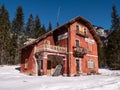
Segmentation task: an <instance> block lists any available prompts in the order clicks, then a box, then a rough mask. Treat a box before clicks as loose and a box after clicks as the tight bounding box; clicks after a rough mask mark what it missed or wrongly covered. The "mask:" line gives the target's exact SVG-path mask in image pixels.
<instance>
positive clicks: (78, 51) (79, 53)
mask: <svg viewBox="0 0 120 90" xmlns="http://www.w3.org/2000/svg"><path fill="white" fill-rule="evenodd" d="M86 54H87V49H86V48H83V47H80V46H79V47H73V56H74V57H78V58H83V57H84V55H86Z"/></svg>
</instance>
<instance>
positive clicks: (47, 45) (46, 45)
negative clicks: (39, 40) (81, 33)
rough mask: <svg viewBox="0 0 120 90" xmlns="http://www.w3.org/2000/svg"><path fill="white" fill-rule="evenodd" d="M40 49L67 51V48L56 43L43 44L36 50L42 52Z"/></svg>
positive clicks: (58, 51)
mask: <svg viewBox="0 0 120 90" xmlns="http://www.w3.org/2000/svg"><path fill="white" fill-rule="evenodd" d="M40 51H49V52H57V53H67V48H66V47H60V46H55V45H49V44H43V45H40V46H38V47H36V52H40Z"/></svg>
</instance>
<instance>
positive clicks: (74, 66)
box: [21, 16, 101, 76]
mask: <svg viewBox="0 0 120 90" xmlns="http://www.w3.org/2000/svg"><path fill="white" fill-rule="evenodd" d="M100 43H101V41H100V39H99V37H98V36H97V34H96V32H95V31H94V28H93V26H92V25H91V24H90V22H89V21H87V20H86V19H84V18H82V17H80V16H79V17H76V18H74V19H73V20H71V21H69V22H67V23H65V24H64V25H62V26H59V27H57V28H56V29H55V30H53V31H50V32H48V33H46V34H44V35H43V36H41V37H39V38H38V39H36V40H35V41H33V42H31V43H29V44H27V45H26V46H24V47H23V48H22V56H21V72H22V73H26V74H33V75H54V74H55V73H56V72H57V73H58V72H59V71H60V73H61V74H62V75H65V76H66V75H69V76H74V75H80V74H83V73H98V51H97V46H98V44H100ZM60 67H61V68H60Z"/></svg>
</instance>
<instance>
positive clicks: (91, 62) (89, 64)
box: [87, 60, 95, 68]
mask: <svg viewBox="0 0 120 90" xmlns="http://www.w3.org/2000/svg"><path fill="white" fill-rule="evenodd" d="M87 66H88V68H95V61H94V60H88V62H87Z"/></svg>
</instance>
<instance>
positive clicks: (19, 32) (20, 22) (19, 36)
mask: <svg viewBox="0 0 120 90" xmlns="http://www.w3.org/2000/svg"><path fill="white" fill-rule="evenodd" d="M11 31H12V32H13V37H12V38H14V39H16V40H14V41H16V44H17V47H16V46H15V47H14V48H15V49H16V53H15V55H14V56H15V64H18V63H19V61H20V54H21V52H20V50H19V49H20V48H21V47H22V46H23V44H24V41H25V38H26V37H25V36H24V35H25V29H24V13H23V10H22V7H21V6H18V8H17V10H16V14H15V18H14V19H13V22H12V27H11Z"/></svg>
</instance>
